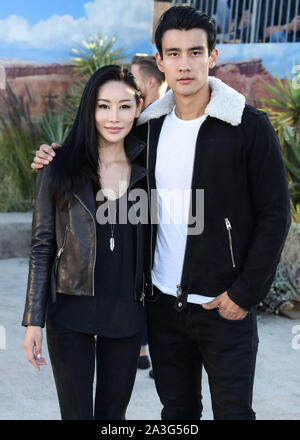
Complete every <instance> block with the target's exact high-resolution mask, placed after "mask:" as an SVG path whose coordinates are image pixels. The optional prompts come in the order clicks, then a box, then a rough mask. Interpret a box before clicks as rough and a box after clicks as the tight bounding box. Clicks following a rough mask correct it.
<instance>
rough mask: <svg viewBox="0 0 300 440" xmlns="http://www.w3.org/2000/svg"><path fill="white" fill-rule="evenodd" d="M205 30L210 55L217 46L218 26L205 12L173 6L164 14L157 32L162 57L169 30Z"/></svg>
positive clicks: (156, 40) (156, 42)
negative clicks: (164, 37)
mask: <svg viewBox="0 0 300 440" xmlns="http://www.w3.org/2000/svg"><path fill="white" fill-rule="evenodd" d="M196 28H199V29H203V30H204V31H205V32H206V34H207V45H208V54H209V55H210V54H211V51H212V50H213V49H214V48H215V45H216V25H215V22H214V20H213V19H211V18H210V17H209V16H208V15H206V14H205V13H204V12H201V11H199V9H196V8H192V7H191V6H173V7H171V8H170V9H168V10H167V11H166V12H164V13H163V14H162V16H161V17H160V19H159V22H158V25H157V28H156V31H155V44H156V47H157V50H158V52H159V54H160V56H161V58H162V57H163V54H162V45H161V41H162V37H163V35H164V33H165V32H166V31H168V30H169V29H179V30H185V31H189V30H190V29H196Z"/></svg>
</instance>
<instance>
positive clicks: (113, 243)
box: [98, 164, 127, 252]
mask: <svg viewBox="0 0 300 440" xmlns="http://www.w3.org/2000/svg"><path fill="white" fill-rule="evenodd" d="M99 168H100V164H99ZM124 169H125V167H124V166H123V167H122V171H121V177H120V179H119V189H120V182H122V181H123V180H122V178H123V171H124ZM98 176H99V180H100V185H101V177H100V173H98ZM126 181H127V178H126ZM119 198H120V194H118V198H117V199H115V200H112V201H113V202H114V203H115V204H116V206H115V219H114V223H112V221H111V215H110V208H109V202H110V201H109V199H107V209H108V217H109V225H110V231H111V235H110V238H109V247H110V250H111V251H112V252H113V250H114V248H115V237H114V230H115V226H116V222H117V206H118V203H119Z"/></svg>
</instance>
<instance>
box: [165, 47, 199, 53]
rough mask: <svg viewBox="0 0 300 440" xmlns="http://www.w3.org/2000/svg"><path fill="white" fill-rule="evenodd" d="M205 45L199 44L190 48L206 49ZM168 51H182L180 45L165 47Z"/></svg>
mask: <svg viewBox="0 0 300 440" xmlns="http://www.w3.org/2000/svg"><path fill="white" fill-rule="evenodd" d="M204 49H205V46H203V45H199V46H194V47H190V48H189V49H188V50H204ZM165 51H166V52H180V51H181V49H179V48H178V47H167V48H166V49H165Z"/></svg>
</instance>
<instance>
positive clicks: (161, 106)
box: [137, 76, 246, 125]
mask: <svg viewBox="0 0 300 440" xmlns="http://www.w3.org/2000/svg"><path fill="white" fill-rule="evenodd" d="M208 84H209V88H210V90H211V96H210V101H209V103H208V105H207V107H206V109H205V112H204V113H205V114H206V115H208V116H212V117H214V118H217V119H220V120H221V121H224V122H228V123H229V124H231V125H239V124H240V123H241V120H242V115H243V111H244V107H245V101H246V99H245V97H244V96H243V95H241V94H240V93H239V92H237V91H236V90H234V89H233V88H232V87H229V86H228V85H227V84H225V83H224V82H223V81H221V80H220V79H218V78H215V77H214V76H209V77H208ZM174 105H175V98H174V94H173V91H172V90H169V91H168V92H167V93H166V94H165V96H163V97H162V98H161V99H159V100H158V101H155V102H154V103H153V104H151V105H149V107H147V108H146V109H145V110H144V111H143V112H142V113H141V114H140V116H139V118H138V120H137V125H141V124H144V123H145V122H147V121H149V120H150V119H156V118H160V117H161V116H164V115H167V114H169V113H170V112H171V111H172V110H173V107H174Z"/></svg>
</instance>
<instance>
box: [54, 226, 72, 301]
mask: <svg viewBox="0 0 300 440" xmlns="http://www.w3.org/2000/svg"><path fill="white" fill-rule="evenodd" d="M68 229H69V225H67V226H66V229H65V233H64V238H63V242H62V245H61V247H60V248H59V250H58V252H57V254H56V257H55V260H54V265H53V268H52V271H51V297H52V302H53V303H55V302H56V278H57V269H58V263H59V260H60V257H61V254H62V253H63V251H64V249H65V244H66V239H67V231H68Z"/></svg>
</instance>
